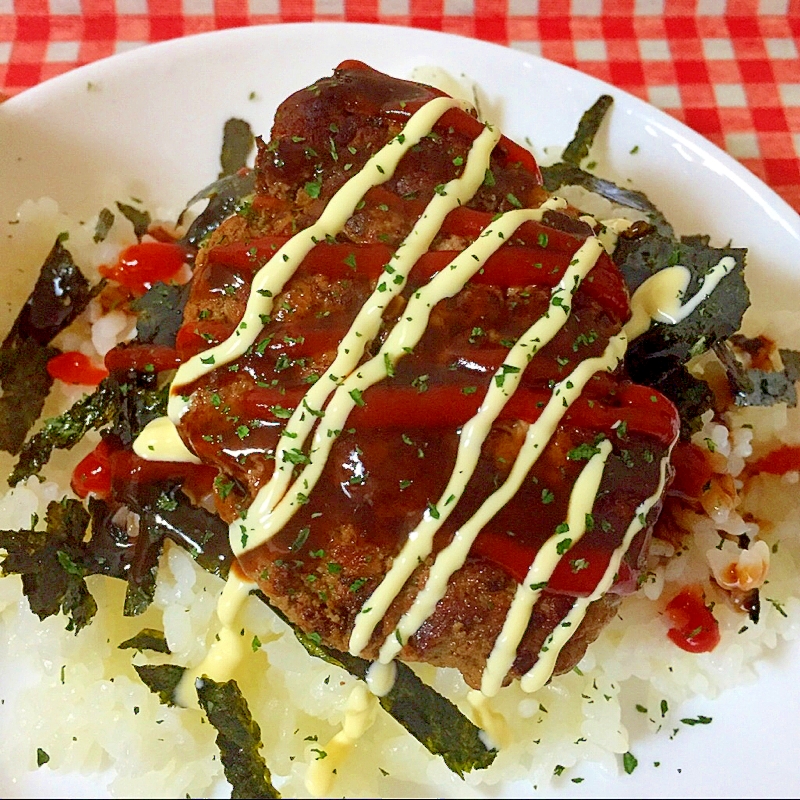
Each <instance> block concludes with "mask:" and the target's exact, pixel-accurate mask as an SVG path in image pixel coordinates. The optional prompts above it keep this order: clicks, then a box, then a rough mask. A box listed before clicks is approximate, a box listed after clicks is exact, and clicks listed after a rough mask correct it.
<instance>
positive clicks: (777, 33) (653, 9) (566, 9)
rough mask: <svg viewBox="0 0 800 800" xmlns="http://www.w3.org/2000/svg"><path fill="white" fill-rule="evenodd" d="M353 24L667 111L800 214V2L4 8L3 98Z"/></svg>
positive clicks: (154, 3) (460, 0)
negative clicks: (408, 32)
mask: <svg viewBox="0 0 800 800" xmlns="http://www.w3.org/2000/svg"><path fill="white" fill-rule="evenodd" d="M323 20H325V21H332V20H338V21H341V20H346V21H353V22H379V23H384V24H389V25H404V26H414V27H421V28H429V29H433V30H440V31H445V32H450V33H457V34H461V35H464V36H471V37H475V38H480V39H485V40H488V41H492V42H497V43H499V44H504V45H508V46H510V47H514V48H518V49H521V50H526V51H529V52H533V53H537V54H539V55H542V56H545V57H546V58H550V59H552V60H554V61H558V62H561V63H562V64H567V65H569V66H572V67H577V68H578V69H580V70H582V71H583V72H586V73H589V74H591V75H595V76H596V77H598V78H602V79H603V80H606V81H608V82H609V83H612V84H614V85H615V86H618V87H620V88H622V89H625V90H627V91H629V92H632V93H633V94H635V95H638V96H639V97H641V98H643V99H645V100H647V101H649V102H650V103H652V104H653V105H656V106H658V107H660V108H662V109H664V110H665V111H666V112H667V113H669V114H671V115H672V116H674V117H675V118H677V119H679V120H681V121H682V122H685V123H686V124H687V125H689V127H691V128H694V129H695V130H696V131H698V132H699V133H701V134H702V135H703V136H705V137H707V138H708V139H710V140H711V141H712V142H714V143H715V144H717V145H719V146H720V147H722V148H723V149H724V150H726V151H727V152H729V153H730V154H731V155H732V156H734V157H735V158H737V159H738V160H739V161H741V163H742V164H744V165H745V166H746V167H747V168H749V169H750V170H751V171H752V172H754V173H755V174H756V175H757V176H758V177H759V178H761V179H762V180H763V181H765V182H766V183H767V184H768V185H769V186H771V187H772V188H773V189H775V190H776V191H777V192H778V193H779V194H780V195H781V196H783V197H784V198H785V199H786V200H787V201H788V202H789V203H790V204H791V205H792V206H793V207H794V209H795V210H797V211H800V159H798V156H799V155H800V0H0V93H4V94H7V95H12V94H16V93H17V92H20V91H23V90H24V89H27V88H29V87H31V86H34V85H35V84H37V83H40V82H41V81H44V80H47V79H48V78H51V77H53V76H55V75H58V74H60V73H62V72H66V71H67V70H69V69H72V68H74V67H77V66H79V65H82V64H86V63H88V62H90V61H93V60H95V59H98V58H101V57H104V56H108V55H112V54H114V53H118V52H122V51H124V50H128V49H130V48H133V47H139V46H141V45H144V44H147V43H149V42H156V41H161V40H164V39H172V38H175V37H179V36H186V35H189V34H193V33H201V32H204V31H211V30H217V29H220V28H229V27H235V26H242V25H254V24H264V23H281V22H308V21H323Z"/></svg>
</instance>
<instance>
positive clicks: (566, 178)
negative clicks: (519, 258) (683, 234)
mask: <svg viewBox="0 0 800 800" xmlns="http://www.w3.org/2000/svg"><path fill="white" fill-rule="evenodd" d="M541 171H542V178H543V179H544V185H545V188H546V189H547V190H548V191H549V192H556V191H558V190H559V189H560V188H561V187H562V186H582V187H583V188H584V189H586V190H587V191H589V192H594V193H595V194H599V195H600V196H601V197H605V198H606V200H609V201H610V202H612V203H616V204H617V205H620V206H625V207H626V208H632V209H634V210H636V211H641V212H642V213H643V214H646V215H647V219H648V220H649V221H650V223H652V224H653V225H654V226H655V227H656V228H657V229H658V231H659V232H660V233H662V234H664V235H665V236H672V235H673V233H674V231H673V228H672V225H670V223H669V222H667V219H666V217H665V216H664V215H663V214H662V213H661V212H660V211H659V210H658V208H657V207H656V206H655V205H653V203H652V202H650V200H649V199H648V197H647V195H646V194H644V192H639V191H637V190H635V189H626V188H625V187H624V186H618V185H617V184H616V183H614V182H613V181H610V180H607V179H606V178H598V177H597V175H592V174H591V173H590V172H586V171H584V170H582V169H581V168H580V167H576V166H575V165H574V164H567V163H564V162H560V163H558V164H553V165H551V166H548V167H542V168H541Z"/></svg>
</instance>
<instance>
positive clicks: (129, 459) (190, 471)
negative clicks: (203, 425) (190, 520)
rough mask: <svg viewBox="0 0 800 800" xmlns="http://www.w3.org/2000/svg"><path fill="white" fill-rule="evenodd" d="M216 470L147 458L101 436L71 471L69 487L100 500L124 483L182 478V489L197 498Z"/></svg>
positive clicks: (117, 491)
mask: <svg viewBox="0 0 800 800" xmlns="http://www.w3.org/2000/svg"><path fill="white" fill-rule="evenodd" d="M216 474H217V470H216V469H215V468H214V467H209V466H207V465H204V464H185V463H176V462H171V461H148V460H146V459H144V458H141V457H140V456H138V455H136V453H134V452H133V451H131V450H123V449H122V448H121V447H120V446H119V445H118V444H116V443H115V442H114V440H113V439H103V440H102V441H101V442H100V443H99V444H98V445H97V447H95V449H94V450H92V452H91V453H89V454H88V455H87V456H85V457H84V458H83V459H82V460H81V461H80V462H79V463H78V465H77V466H76V467H75V469H74V471H73V473H72V481H71V484H70V485H71V486H72V491H73V492H75V494H76V495H78V497H80V498H86V497H88V496H89V495H90V494H92V495H94V496H95V497H98V498H100V499H101V500H105V499H108V498H109V497H111V496H112V495H113V494H119V493H120V490H122V489H123V488H124V487H125V486H128V485H136V484H151V483H159V482H163V481H166V480H169V479H182V480H183V484H184V489H185V490H187V491H190V492H191V494H192V495H194V496H195V497H197V498H200V497H203V496H204V495H206V494H208V493H209V492H210V491H211V484H212V481H213V479H214V476H215V475H216Z"/></svg>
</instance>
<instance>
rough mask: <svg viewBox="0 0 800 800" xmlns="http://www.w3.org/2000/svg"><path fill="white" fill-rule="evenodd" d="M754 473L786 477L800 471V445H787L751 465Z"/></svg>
mask: <svg viewBox="0 0 800 800" xmlns="http://www.w3.org/2000/svg"><path fill="white" fill-rule="evenodd" d="M751 469H752V471H753V472H754V473H756V474H758V473H759V472H768V473H770V474H771V475H784V474H786V473H787V472H795V471H798V470H800V445H788V444H785V445H783V446H782V447H779V448H778V449H777V450H773V451H772V452H771V453H769V454H768V455H766V456H763V457H762V458H759V459H758V461H756V462H755V464H752V465H751Z"/></svg>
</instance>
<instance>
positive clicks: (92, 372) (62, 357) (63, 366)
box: [47, 350, 108, 386]
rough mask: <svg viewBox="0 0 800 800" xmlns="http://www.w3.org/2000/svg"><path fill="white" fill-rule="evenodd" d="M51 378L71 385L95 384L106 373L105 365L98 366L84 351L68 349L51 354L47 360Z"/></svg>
mask: <svg viewBox="0 0 800 800" xmlns="http://www.w3.org/2000/svg"><path fill="white" fill-rule="evenodd" d="M47 372H48V374H49V375H50V377H51V378H55V379H56V380H59V381H63V382H64V383H70V384H73V385H83V386H97V384H98V383H100V381H102V380H103V378H105V377H106V376H107V375H108V370H107V369H106V368H105V367H99V366H98V365H97V364H95V363H94V361H92V359H91V358H89V356H87V355H86V354H85V353H80V352H78V351H77V350H70V351H69V352H66V353H60V354H59V355H57V356H53V358H51V359H50V360H49V361H48V362H47Z"/></svg>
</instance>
